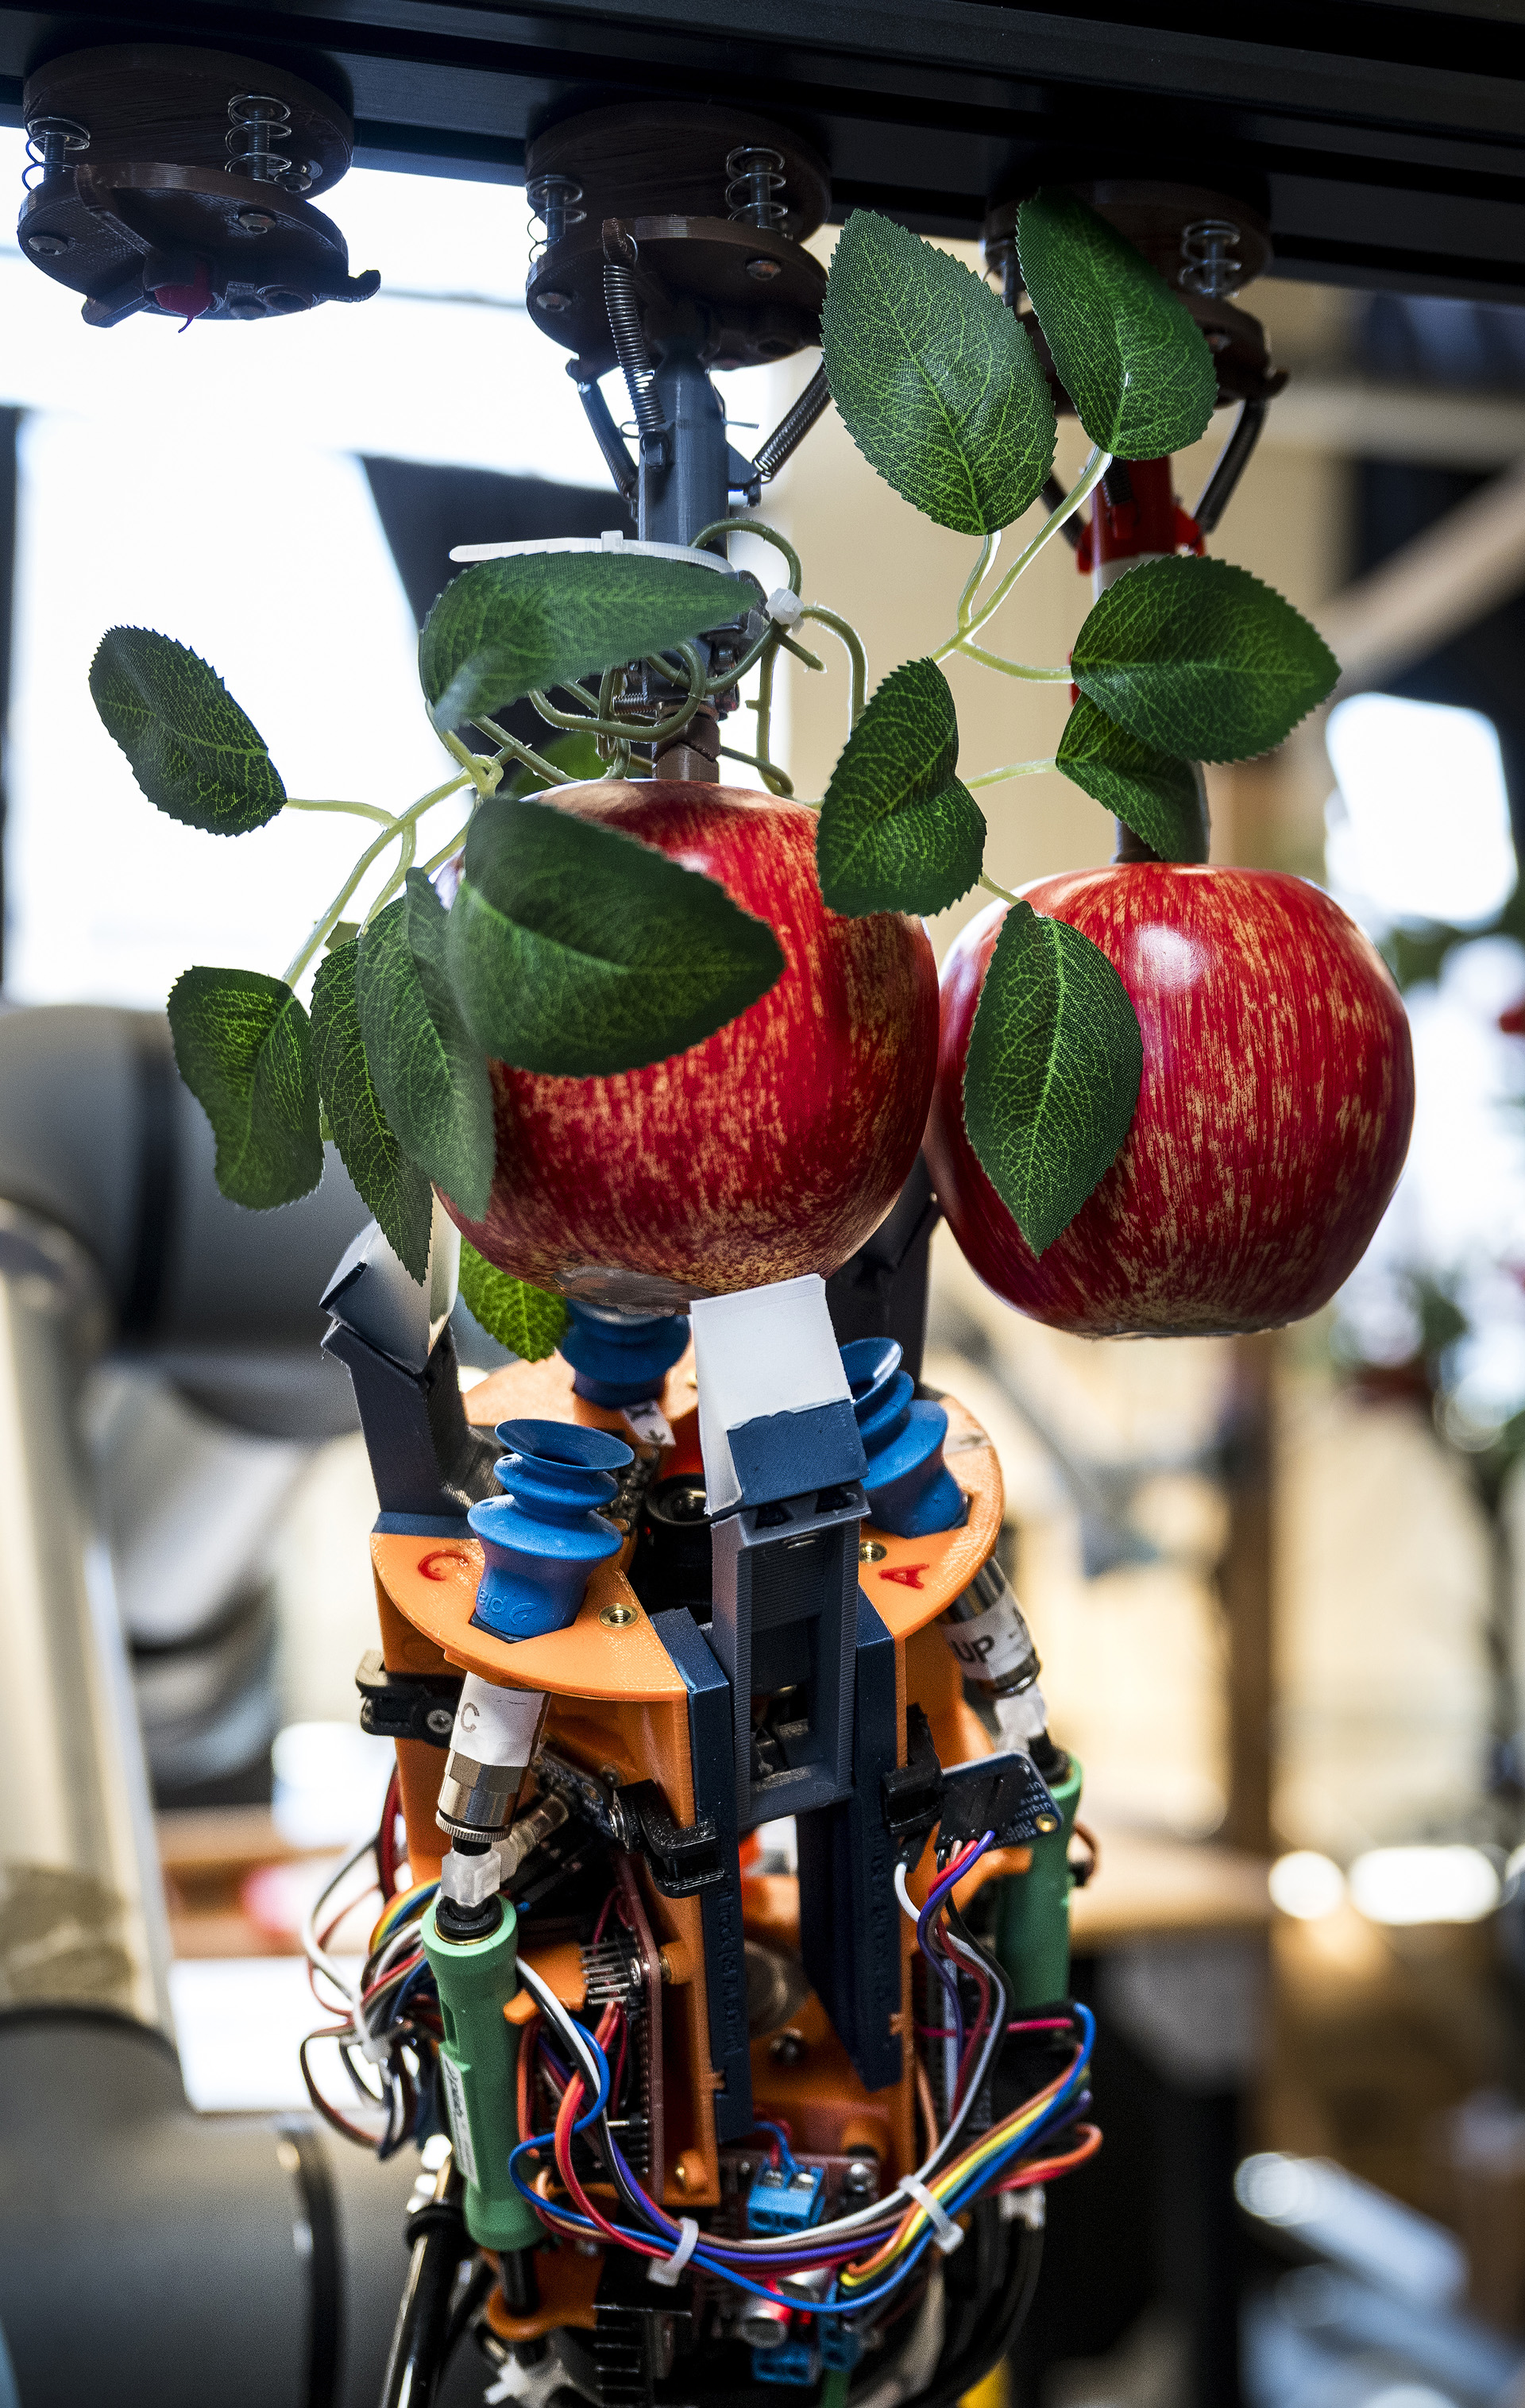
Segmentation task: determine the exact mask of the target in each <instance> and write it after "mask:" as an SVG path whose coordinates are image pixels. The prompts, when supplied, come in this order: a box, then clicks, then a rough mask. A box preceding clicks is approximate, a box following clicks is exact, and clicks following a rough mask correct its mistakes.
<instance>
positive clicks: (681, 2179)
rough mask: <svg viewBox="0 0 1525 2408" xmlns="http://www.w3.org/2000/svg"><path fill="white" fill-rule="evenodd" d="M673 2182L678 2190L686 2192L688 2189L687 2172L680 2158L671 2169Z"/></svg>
mask: <svg viewBox="0 0 1525 2408" xmlns="http://www.w3.org/2000/svg"><path fill="white" fill-rule="evenodd" d="M673 2180H674V2182H676V2183H677V2186H678V2189H679V2190H682V2191H686V2190H687V2189H688V2186H689V2170H688V2167H687V2166H686V2165H685V2164H684V2162H683V2160H682V2158H681V2157H679V2159H678V2161H677V2165H676V2166H675V2167H674V2168H673Z"/></svg>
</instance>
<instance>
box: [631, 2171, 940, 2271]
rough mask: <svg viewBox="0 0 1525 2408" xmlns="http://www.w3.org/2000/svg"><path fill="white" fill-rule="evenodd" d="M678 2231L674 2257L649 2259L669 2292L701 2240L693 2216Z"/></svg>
mask: <svg viewBox="0 0 1525 2408" xmlns="http://www.w3.org/2000/svg"><path fill="white" fill-rule="evenodd" d="M901 2187H902V2188H903V2189H906V2190H908V2189H909V2187H910V2186H909V2184H908V2183H906V2184H903V2185H902V2186H901ZM677 2231H678V2242H677V2248H676V2249H675V2250H674V2251H673V2254H672V2256H671V2257H652V2258H650V2259H648V2263H647V2269H646V2272H647V2280H648V2282H652V2283H662V2284H664V2285H665V2286H666V2287H667V2289H668V2290H671V2289H672V2287H673V2286H674V2284H675V2283H676V2282H677V2278H678V2276H679V2275H680V2274H681V2273H682V2272H683V2269H684V2267H685V2266H686V2265H687V2264H688V2262H689V2259H690V2258H691V2257H692V2256H693V2253H694V2249H695V2247H696V2245H697V2243H698V2240H699V2227H698V2226H697V2224H695V2222H694V2220H693V2218H692V2216H691V2215H685V2216H684V2217H683V2218H682V2220H681V2221H680V2223H679V2225H678V2228H677ZM959 2239H960V2240H961V2241H962V2239H963V2235H962V2232H961V2233H960V2235H959Z"/></svg>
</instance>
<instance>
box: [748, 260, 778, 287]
mask: <svg viewBox="0 0 1525 2408" xmlns="http://www.w3.org/2000/svg"><path fill="white" fill-rule="evenodd" d="M783 272H784V271H783V268H782V265H780V263H779V262H778V261H777V259H749V260H748V262H747V273H748V276H749V277H750V278H751V279H752V282H753V283H754V284H771V283H772V282H773V279H774V278H775V277H776V276H782V274H783Z"/></svg>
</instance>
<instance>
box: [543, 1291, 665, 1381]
mask: <svg viewBox="0 0 1525 2408" xmlns="http://www.w3.org/2000/svg"><path fill="white" fill-rule="evenodd" d="M566 1309H567V1312H568V1314H569V1315H570V1317H571V1318H570V1325H569V1326H568V1328H567V1332H566V1335H565V1337H564V1338H563V1340H562V1342H561V1345H560V1347H559V1349H558V1350H557V1351H558V1352H559V1353H560V1354H561V1355H563V1357H564V1358H565V1360H566V1361H567V1362H568V1363H570V1364H571V1366H572V1369H573V1370H574V1371H575V1372H576V1374H577V1377H576V1378H575V1379H574V1381H573V1383H572V1385H573V1387H574V1388H575V1389H576V1391H577V1395H578V1396H579V1397H586V1398H587V1399H588V1401H589V1403H590V1404H592V1405H642V1404H645V1402H646V1400H647V1398H648V1397H657V1396H660V1395H661V1394H662V1383H663V1379H664V1378H665V1376H666V1374H667V1373H668V1372H669V1371H670V1370H671V1369H672V1368H673V1365H674V1364H675V1363H676V1362H677V1358H678V1356H679V1355H681V1354H682V1352H683V1349H684V1347H685V1346H686V1345H687V1344H688V1342H689V1323H688V1316H687V1314H686V1313H682V1312H651V1313H641V1314H636V1313H629V1312H600V1311H599V1310H598V1309H597V1307H596V1306H593V1305H588V1304H577V1303H572V1302H569V1303H568V1305H567V1308H566Z"/></svg>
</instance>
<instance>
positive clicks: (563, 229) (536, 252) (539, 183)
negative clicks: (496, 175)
mask: <svg viewBox="0 0 1525 2408" xmlns="http://www.w3.org/2000/svg"><path fill="white" fill-rule="evenodd" d="M524 198H525V199H526V200H527V201H528V203H529V205H530V208H531V210H532V212H533V214H532V216H531V218H530V231H531V233H532V234H533V233H534V228H535V226H536V225H537V224H538V225H539V227H540V228H541V232H540V235H539V236H538V238H537V240H536V241H534V243H532V245H531V247H530V265H531V266H532V267H533V266H534V264H535V262H536V261H537V260H541V259H544V257H545V255H546V253H547V251H549V250H550V248H551V246H552V244H554V243H558V242H560V241H561V239H562V236H563V235H564V234H569V233H570V232H571V230H572V228H573V227H574V226H575V225H581V224H582V222H583V221H584V219H585V218H586V217H587V215H588V212H587V210H586V209H583V208H578V207H577V204H578V202H579V201H580V200H581V198H582V186H581V185H580V184H579V183H577V180H576V179H575V178H573V177H571V176H532V177H531V179H530V180H529V182H528V183H527V184H526V185H525V187H524Z"/></svg>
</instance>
